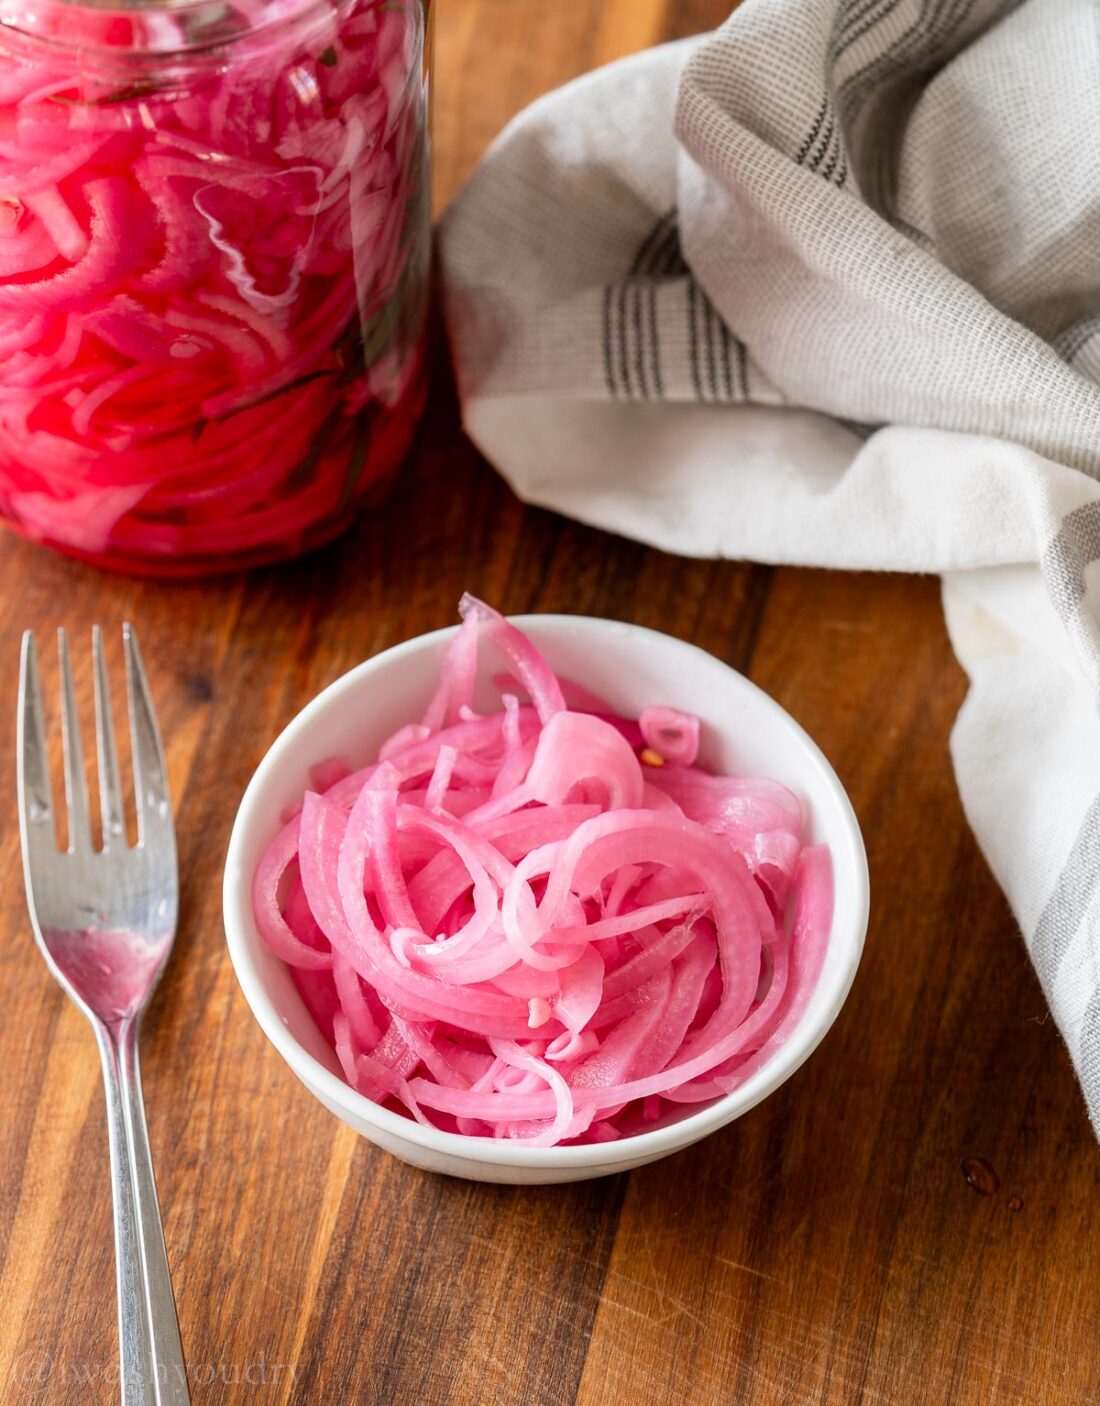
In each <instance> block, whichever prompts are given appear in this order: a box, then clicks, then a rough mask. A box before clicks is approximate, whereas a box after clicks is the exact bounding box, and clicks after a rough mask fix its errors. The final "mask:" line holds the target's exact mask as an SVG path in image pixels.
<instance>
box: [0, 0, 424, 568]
mask: <svg viewBox="0 0 1100 1406" xmlns="http://www.w3.org/2000/svg"><path fill="white" fill-rule="evenodd" d="M430 18H431V17H430V5H429V0H183V3H177V2H176V0H151V3H148V4H141V3H138V4H134V5H130V6H128V7H123V5H122V4H121V3H120V0H108V3H105V4H100V3H97V2H96V0H90V2H89V0H86V2H85V3H82V4H70V3H64V0H62V2H61V3H59V0H0V514H2V515H3V516H4V517H5V518H6V519H7V520H8V521H9V522H10V523H11V524H13V525H14V526H15V527H16V528H17V529H18V530H19V531H20V532H22V533H23V534H25V535H26V536H28V537H32V538H34V539H37V540H39V541H43V542H48V543H50V544H52V545H53V546H55V547H58V548H60V549H61V550H63V551H65V552H67V553H69V554H71V555H73V556H77V557H80V558H83V559H86V560H90V561H93V562H96V563H97V564H100V565H104V566H107V567H110V568H113V569H117V570H122V571H128V572H134V573H142V574H146V573H148V574H160V575H190V574H198V573H201V572H205V571H213V570H224V569H227V568H232V567H236V566H243V565H253V564H256V563H259V562H263V561H271V560H274V559H277V558H280V557H284V556H288V555H291V554H293V553H296V552H300V551H302V550H305V549H308V548H310V547H313V546H315V545H317V544H319V543H321V542H323V541H325V540H327V539H329V538H331V537H332V536H334V535H335V534H336V533H337V532H338V531H340V530H341V529H342V528H343V527H345V526H346V525H347V524H348V522H349V521H350V519H351V517H352V515H353V514H354V511H355V509H356V508H358V507H361V506H362V505H363V504H364V503H366V502H368V501H369V500H370V498H371V496H372V495H375V494H377V493H378V492H379V490H380V487H381V486H382V485H383V484H384V483H385V482H386V481H387V480H388V478H389V477H390V476H391V475H392V474H393V472H394V471H395V469H396V468H397V466H398V465H399V464H400V461H401V459H402V457H403V455H404V454H405V452H406V450H407V449H408V447H409V444H410V441H411V438H412V434H413V430H414V427H415V423H416V420H417V416H418V414H419V412H420V410H421V408H422V404H423V399H424V393H425V357H424V335H425V305H426V295H427V286H428V272H429V242H430V193H429V181H428V113H429V104H428V81H429V52H430V45H429V31H430Z"/></svg>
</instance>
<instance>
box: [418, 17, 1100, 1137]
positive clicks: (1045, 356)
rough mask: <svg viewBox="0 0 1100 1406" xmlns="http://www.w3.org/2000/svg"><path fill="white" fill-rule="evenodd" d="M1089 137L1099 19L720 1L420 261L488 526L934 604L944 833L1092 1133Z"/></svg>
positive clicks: (559, 101) (464, 208) (637, 65)
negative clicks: (887, 575)
mask: <svg viewBox="0 0 1100 1406" xmlns="http://www.w3.org/2000/svg"><path fill="white" fill-rule="evenodd" d="M533 42H537V36H533ZM1098 133H1100V8H1098V6H1097V3H1096V0H1024V3H1013V0H797V2H796V0H745V3H744V4H743V5H742V6H741V7H740V8H739V9H738V10H736V11H735V12H734V13H733V14H732V16H731V17H730V19H729V20H728V21H727V22H726V23H725V24H724V25H723V26H722V27H721V28H720V29H719V30H717V31H716V32H715V33H714V34H712V35H708V36H705V37H703V38H702V39H700V40H692V41H688V42H685V43H681V44H677V45H670V46H666V47H664V48H660V49H656V50H653V51H651V52H649V53H647V54H644V55H641V56H639V57H637V58H634V59H629V60H626V61H624V62H622V63H618V64H614V65H612V66H610V67H608V68H606V69H603V70H601V71H599V72H597V73H594V74H591V75H589V76H588V77H586V78H583V79H581V80H580V81H578V82H576V83H573V84H570V85H569V86H568V87H566V88H564V89H561V90H560V91H558V92H557V93H554V94H552V95H550V96H549V97H547V98H545V99H543V100H542V101H540V102H537V103H536V104H535V105H534V106H533V107H531V108H529V109H528V110H527V111H526V112H525V113H523V114H522V115H521V116H520V117H519V118H518V119H517V120H516V121H515V122H514V123H513V124H512V125H511V126H510V127H509V128H508V129H507V131H505V132H504V134H503V135H502V136H501V137H500V138H499V139H498V141H497V142H496V144H495V145H494V146H493V148H492V149H491V150H490V152H489V153H488V155H487V156H486V157H485V159H484V161H483V162H482V164H481V166H480V167H479V169H478V170H477V172H476V173H475V175H474V177H473V179H472V180H471V181H470V183H469V184H468V186H467V188H466V189H465V190H464V191H463V192H462V193H461V195H460V196H459V197H458V199H457V200H456V202H455V203H454V205H453V206H452V208H451V209H450V211H449V212H448V213H447V215H446V216H445V218H444V221H443V225H442V233H441V248H442V258H443V266H444V279H445V303H446V314H447V321H448V327H449V330H450V334H451V338H452V343H453V348H454V353H455V359H456V364H457V371H458V379H459V389H460V393H461V397H462V405H463V415H464V420H465V424H466V427H467V429H468V431H469V433H470V434H471V436H472V437H473V439H474V440H475V441H476V442H477V444H478V445H479V446H480V447H481V449H482V450H483V451H484V453H485V454H486V455H487V456H488V458H489V459H490V460H491V461H492V462H493V463H494V464H496V465H497V466H498V468H499V469H500V471H501V472H502V473H503V474H504V476H505V477H506V478H507V479H508V481H509V482H510V483H511V484H512V486H513V487H514V489H515V490H516V492H517V493H518V494H519V495H520V496H521V497H522V498H524V499H526V500H528V501H531V502H535V503H539V504H543V505H545V506H547V507H551V508H555V509H558V510H559V511H561V512H564V513H568V514H570V515H572V516H574V517H577V518H580V519H583V520H584V521H585V522H589V523H593V524H597V525H599V526H602V527H606V528H611V529H613V530H615V531H617V532H621V533H625V534H627V535H629V536H632V537H636V538H640V539H641V540H643V541H646V542H650V543H653V544H655V545H656V546H659V547H663V548H665V549H666V550H669V551H674V552H681V553H685V554H689V555H696V556H720V557H730V558H751V559H754V560H758V561H765V562H776V563H807V564H814V565H818V566H834V567H851V568H881V569H889V570H900V571H921V572H940V573H942V574H943V577H944V601H945V608H946V612H947V622H948V627H949V630H950V633H951V638H952V641H953V643H954V646H955V649H956V652H957V654H958V656H959V659H960V660H961V662H962V664H963V666H964V667H965V669H966V670H967V673H968V674H969V677H970V680H971V688H970V692H969V696H968V698H967V701H966V704H965V706H964V707H963V710H962V712H961V714H960V716H959V719H958V722H957V725H956V727H955V731H954V735H953V738H952V750H953V755H954V761H955V768H956V773H957V776H958V782H959V786H960V790H961V793H962V798H963V803H964V805H965V808H966V812H967V815H968V817H969V820H970V822H971V824H972V826H973V828H974V831H975V833H976V835H977V837H978V841H979V843H980V844H981V846H982V849H983V851H984V853H985V855H986V857H987V858H988V860H989V863H990V864H991V866H992V868H993V870H994V872H995V873H996V875H997V877H998V879H999V881H1000V883H1001V884H1002V886H1003V887H1004V889H1005V891H1006V893H1007V895H1008V897H1009V900H1010V902H1011V904H1012V907H1013V910H1014V912H1015V914H1016V917H1017V919H1018V920H1019V923H1020V926H1021V928H1022V929H1023V932H1024V934H1025V938H1026V940H1027V942H1028V945H1029V949H1030V951H1031V955H1032V958H1033V960H1034V962H1035V966H1036V969H1037V971H1038V973H1039V977H1040V979H1041V981H1042V984H1043V987H1044V989H1045V991H1046V994H1047V997H1048V999H1049V1001H1050V1005H1051V1009H1052V1010H1053V1013H1054V1015H1055V1018H1056V1020H1057V1022H1058V1025H1059V1028H1060V1029H1061V1031H1062V1034H1063V1036H1064V1037H1065V1040H1066V1043H1067V1045H1068V1048H1069V1052H1070V1056H1071V1058H1072V1060H1073V1062H1074V1065H1075V1067H1076V1069H1077V1072H1078V1075H1079V1077H1080V1080H1081V1084H1082V1087H1083V1090H1084V1093H1085V1098H1086V1101H1087V1104H1088V1107H1089V1112H1090V1115H1091V1117H1092V1121H1093V1125H1094V1127H1095V1128H1096V1129H1097V1132H1098V1133H1100V719H1098V715H1097V701H1098V687H1100V484H1098V482H1097V478H1098V476H1100V141H1098V140H1097V134H1098ZM949 936H950V937H951V938H952V940H955V939H956V936H957V935H954V934H952V935H949Z"/></svg>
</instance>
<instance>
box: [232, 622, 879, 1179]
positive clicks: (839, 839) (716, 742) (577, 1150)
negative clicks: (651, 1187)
mask: <svg viewBox="0 0 1100 1406" xmlns="http://www.w3.org/2000/svg"><path fill="white" fill-rule="evenodd" d="M516 624H518V625H519V626H520V627H521V628H522V629H523V630H524V631H525V632H527V633H528V634H529V635H530V636H531V638H532V639H533V640H534V641H535V642H536V643H537V644H538V646H539V648H540V649H541V650H542V651H543V652H544V653H545V655H546V657H547V659H548V660H549V662H550V665H551V666H552V667H553V668H554V669H555V670H556V671H557V672H558V673H561V674H563V675H565V676H566V677H569V678H573V679H576V680H577V681H578V682H579V683H582V684H584V685H585V686H586V687H588V688H590V689H591V690H592V691H593V692H595V693H597V694H599V695H600V696H602V697H604V698H606V699H607V700H608V701H609V702H610V703H611V704H612V706H613V707H615V708H616V709H618V710H619V711H620V712H622V713H623V714H625V715H628V716H637V714H638V713H639V712H640V710H641V709H642V707H644V706H645V705H646V704H652V703H661V704H666V705H669V706H671V707H677V708H682V709H685V710H686V711H689V712H693V713H696V714H698V715H699V717H700V718H701V719H702V722H703V743H702V748H701V761H702V762H703V763H704V765H706V766H708V767H710V768H711V769H713V770H716V771H725V772H740V773H742V774H757V775H760V776H768V777H773V778H775V779H776V780H778V781H782V782H784V783H785V784H786V785H787V786H789V787H790V789H791V790H792V791H794V792H795V793H796V794H797V795H798V796H800V797H801V798H802V800H803V801H804V802H805V803H806V805H807V808H808V812H809V816H810V827H811V829H810V838H811V839H812V840H813V841H821V840H824V841H826V842H827V843H828V844H829V846H830V848H831V850H832V856H833V864H834V869H835V877H836V906H835V913H834V917H833V928H832V933H831V935H830V939H829V947H828V952H827V954H826V958H825V963H824V967H823V970H822V973H821V977H820V980H819V982H818V985H817V989H816V990H815V992H814V994H813V996H812V998H811V1000H810V1002H809V1004H808V1006H807V1008H806V1011H805V1013H804V1015H803V1017H802V1020H801V1023H800V1024H799V1025H798V1027H797V1028H796V1029H795V1031H794V1032H793V1033H792V1034H791V1036H790V1038H789V1039H788V1040H787V1042H786V1044H784V1045H783V1046H782V1047H781V1048H780V1049H779V1050H778V1051H777V1052H776V1054H775V1056H774V1057H773V1058H772V1059H771V1060H770V1061H769V1062H768V1063H767V1064H766V1065H764V1066H763V1067H762V1068H761V1069H759V1070H758V1071H757V1073H756V1074H755V1075H753V1076H752V1078H750V1079H749V1080H748V1081H747V1082H746V1083H745V1084H744V1085H742V1087H740V1088H739V1089H737V1090H735V1091H734V1092H733V1093H731V1094H729V1095H727V1096H726V1097H725V1098H721V1099H718V1100H717V1101H715V1102H714V1103H711V1104H709V1105H705V1106H703V1107H702V1108H700V1109H698V1110H697V1111H695V1112H691V1111H688V1112H687V1113H686V1115H685V1116H681V1117H680V1118H679V1120H678V1121H673V1122H669V1123H668V1124H667V1125H665V1126H659V1127H657V1128H655V1129H654V1130H652V1131H650V1132H646V1133H641V1134H639V1135H637V1136H635V1137H629V1138H624V1139H623V1140H622V1141H620V1142H612V1143H602V1144H598V1145H595V1146H592V1147H551V1148H533V1147H523V1146H520V1145H517V1144H515V1143H510V1142H507V1141H504V1140H500V1141H492V1140H489V1139H484V1138H472V1137H460V1136H459V1135H457V1134H455V1133H444V1132H437V1131H435V1130H434V1129H431V1128H424V1127H421V1126H420V1125H419V1124H417V1123H415V1122H413V1121H412V1120H410V1119H408V1118H405V1117H403V1116H402V1115H400V1114H398V1113H392V1112H390V1111H388V1110H387V1109H385V1108H380V1107H379V1106H378V1105H377V1104H375V1103H372V1102H371V1101H370V1100H369V1099H367V1098H365V1097H364V1096H363V1095H362V1094H358V1093H356V1092H355V1091H354V1090H353V1089H351V1088H350V1087H349V1086H348V1085H347V1084H346V1083H345V1082H344V1080H343V1078H342V1077H341V1074H340V1072H339V1065H338V1063H337V1060H336V1056H335V1054H334V1053H333V1051H332V1050H331V1049H330V1048H329V1047H328V1046H327V1045H326V1043H325V1041H324V1039H323V1038H322V1037H321V1035H320V1033H319V1031H318V1030H317V1028H316V1026H315V1025H314V1023H313V1021H312V1019H311V1017H310V1016H309V1014H308V1013H307V1011H306V1009H305V1007H304V1006H303V1004H302V1002H301V1000H300V998H299V996H298V993H297V991H296V990H295V987H294V984H293V982H292V981H291V979H290V976H289V974H288V972H287V970H286V968H285V967H284V966H283V964H282V962H281V961H280V960H279V959H278V958H277V957H275V956H274V955H273V954H272V953H271V952H270V951H269V950H268V949H267V948H266V946H265V945H264V943H263V942H262V941H261V939H260V935H259V933H258V932H257V930H256V924H255V921H254V920H253V917H252V906H251V902H250V887H251V879H252V874H253V872H254V870H255V868H256V865H257V863H258V861H259V859H260V856H261V855H262V853H263V851H264V848H265V846H266V845H267V844H268V842H269V841H270V840H271V838H272V836H273V834H274V833H275V830H276V827H277V825H278V818H279V816H280V815H281V814H282V813H283V812H284V811H285V810H286V809H287V807H289V806H293V805H295V804H297V803H298V802H300V800H301V797H302V794H303V792H304V790H305V789H306V786H307V784H308V783H307V776H308V773H309V770H310V768H311V767H312V766H314V765H315V764H316V763H317V762H320V761H322V760H324V759H325V758H328V757H333V756H346V757H348V758H349V759H350V760H351V761H352V762H353V763H355V764H357V765H358V764H363V763H366V762H369V761H371V760H373V758H374V756H375V753H376V750H377V748H378V746H379V744H380V743H381V742H382V740H383V739H384V738H385V737H387V736H388V735H389V734H390V733H391V732H393V731H394V730H395V729H396V728H397V727H399V726H401V725H402V724H403V723H406V722H409V721H411V720H414V719H416V718H417V717H419V716H420V714H421V712H422V710H423V707H424V706H425V704H426V703H427V700H428V698H429V697H430V695H431V693H432V690H433V686H434V683H435V678H436V673H437V670H438V666H439V656H440V651H441V649H442V647H443V646H444V645H445V643H446V642H447V640H449V639H450V637H451V635H452V634H453V633H454V631H453V630H439V631H436V632H435V633H434V634H430V635H422V636H420V637H419V638H417V639H413V640H409V641H408V642H407V643H405V644H400V645H397V646H396V647H395V648H393V649H388V650H386V651H385V653H383V654H379V655H376V656H375V658H373V659H369V660H368V661H367V662H366V663H365V664H361V665H359V667H358V668H356V669H352V671H351V672H350V673H348V674H345V675H344V677H343V678H341V679H338V680H337V681H336V682H335V683H334V684H332V685H331V686H330V687H328V688H326V689H325V691H324V692H323V693H321V694H320V695H319V696H318V697H317V698H315V699H314V700H313V701H312V703H310V704H308V705H307V706H306V707H305V708H304V709H303V710H302V711H301V712H300V713H299V714H298V716H297V717H296V718H295V719H294V721H293V722H291V723H290V724H289V726H288V727H287V728H286V729H285V730H284V732H283V733H282V734H281V735H280V736H279V737H278V738H277V740H276V741H275V742H274V743H273V745H272V747H271V750H270V751H269V752H268V753H267V755H266V756H265V757H264V759H263V761H262V762H261V763H260V765H259V767H258V769H257V771H256V774H255V776H254V777H253V778H252V781H251V783H250V784H249V787H248V790H247V791H246V792H245V795H244V799H243V800H242V801H241V806H240V810H239V812H238V814H237V819H236V822H235V824H234V826H233V834H232V837H231V839H230V842H229V854H228V856H227V858H226V865H225V881H224V893H223V903H224V915H225V931H226V935H227V937H228V940H229V952H230V956H231V957H232V960H233V966H234V968H235V969H236V972H237V978H238V980H239V981H240V984H241V989H242V990H243V991H244V995H245V999H246V1000H247V1001H248V1004H249V1005H250V1006H251V1008H252V1012H253V1014H254V1015H255V1017H256V1019H257V1020H258V1021H259V1022H260V1025H261V1026H262V1027H263V1029H264V1032H265V1033H266V1035H267V1037H268V1039H269V1040H270V1041H271V1042H272V1044H273V1045H274V1046H275V1048H276V1049H277V1050H278V1051H279V1053H280V1054H281V1055H282V1056H283V1058H284V1059H285V1060H286V1062H287V1064H289V1065H290V1067H291V1069H292V1070H293V1071H294V1073H295V1074H296V1075H297V1076H298V1078H299V1079H300V1080H301V1081H302V1083H303V1084H305V1086H306V1087H307V1088H308V1089H309V1090H310V1091H311V1092H312V1093H314V1094H316V1096H317V1097H318V1098H319V1099H320V1100H321V1102H322V1103H323V1104H324V1105H325V1106H326V1107H327V1108H329V1109H331V1111H332V1112H333V1113H335V1114H336V1116H337V1117H338V1118H342V1119H343V1120H344V1122H346V1123H349V1124H350V1125H351V1126H352V1127H353V1128H355V1129H356V1130H357V1131H358V1132H360V1133H362V1134H363V1135H364V1137H367V1138H369V1139H370V1140H371V1141H372V1142H374V1143H377V1144H378V1145H379V1146H380V1147H384V1148H386V1149H387V1151H389V1152H392V1153H394V1154H395V1155H396V1156H398V1157H401V1158H403V1159H404V1160H405V1161H406V1162H411V1163H412V1164H413V1165H414V1166H417V1167H424V1168H427V1169H429V1170H431V1171H435V1172H444V1173H449V1174H450V1175H452V1176H459V1177H468V1178H470V1179H472V1180H475V1181H490V1182H512V1183H519V1184H523V1183H536V1182H564V1181H580V1180H583V1179H585V1178H587V1177H596V1176H602V1175H604V1174H607V1173H611V1172H620V1171H626V1170H628V1169H629V1168H631V1167H640V1166H642V1165H643V1164H644V1163H646V1162H652V1161H655V1160H656V1159H657V1158H659V1157H664V1156H667V1155H668V1154H669V1153H671V1152H676V1151H678V1150H680V1149H681V1148H684V1147H688V1146H690V1144H691V1143H694V1142H697V1141H698V1140H699V1139H700V1138H702V1137H705V1136H706V1135H707V1134H708V1133H712V1132H714V1131H715V1129H717V1128H721V1127H723V1126H724V1125H725V1124H727V1123H729V1122H732V1121H733V1119H734V1118H738V1117H740V1115H741V1114H742V1113H745V1112H747V1111H748V1110H749V1109H750V1108H752V1107H753V1106H754V1105H755V1104H757V1103H759V1102H760V1100H761V1099H762V1098H765V1097H766V1096H767V1095H768V1094H769V1093H771V1092H772V1090H773V1089H776V1088H778V1087H779V1085H780V1084H782V1083H783V1081H784V1080H785V1079H788V1078H790V1076H791V1075H792V1074H793V1073H794V1071H795V1070H796V1069H797V1068H798V1066H799V1065H800V1064H801V1063H802V1062H803V1060H804V1059H806V1058H807V1056H808V1055H809V1054H810V1053H811V1052H812V1051H813V1049H814V1048H815V1047H816V1046H817V1044H818V1043H819V1042H820V1040H821V1039H822V1037H823V1036H824V1034H825V1032H826V1031H827V1030H828V1029H829V1027H830V1025H832V1023H833V1021H834V1020H835V1019H836V1016H837V1013H838V1012H839V1010H840V1008H841V1006H842V1004H843V1002H844V998H845V997H846V996H847V994H848V990H849V988H850V987H851V984H852V979H853V978H854V976H855V972H856V967H857V966H858V964H859V959H860V954H861V952H862V950H863V940H864V936H865V933H866V929H867V911H868V878H867V858H866V854H865V852H864V848H863V839H862V836H861V835H860V831H859V824H858V822H857V821H856V817H855V814H854V812H853V810H852V807H851V804H850V802H849V800H848V797H847V795H846V794H845V792H844V789H843V787H842V786H841V784H840V782H839V781H838V780H837V777H836V775H835V773H834V772H833V769H832V767H831V766H830V765H829V763H828V762H827V761H826V760H825V758H824V756H823V755H822V754H821V752H820V751H819V750H818V748H817V747H816V746H815V744H814V743H813V742H812V741H811V740H810V738H809V737H808V736H807V735H806V733H805V732H803V730H802V729H801V728H800V727H799V726H798V724H797V723H796V722H794V720H793V719H792V718H791V717H790V716H789V715H788V714H787V713H785V712H784V711H783V709H782V708H780V706H779V705H778V704H777V703H775V702H773V701H772V699H770V698H769V697H768V696H767V694H765V693H762V692H761V691H760V689H758V688H757V687H756V685H755V684H752V683H750V682H749V681H748V680H747V679H746V678H744V677H743V676H742V675H741V674H738V673H737V672H735V671H734V670H733V669H730V668H728V667H727V666H726V665H725V664H722V663H720V662H719V661H718V660H717V659H715V658H713V656H711V655H709V654H706V653H704V652H703V651H702V650H701V649H697V648H696V647H695V646H694V645H690V644H685V643H684V642H683V641H682V640H677V639H672V638H671V637H669V636H668V635H662V634H658V633H657V632H656V631H654V630H647V629H642V628H641V627H639V626H636V625H627V624H622V623H619V622H616V621H612V620H595V619H591V618H588V617H585V616H570V615H531V616H524V617H519V618H518V619H517V620H516ZM486 672H490V671H486Z"/></svg>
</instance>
